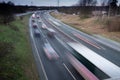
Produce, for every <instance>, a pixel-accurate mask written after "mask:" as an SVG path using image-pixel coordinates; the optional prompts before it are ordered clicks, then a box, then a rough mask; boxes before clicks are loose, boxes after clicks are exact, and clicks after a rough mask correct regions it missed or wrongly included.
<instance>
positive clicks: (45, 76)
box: [30, 29, 48, 80]
mask: <svg viewBox="0 0 120 80" xmlns="http://www.w3.org/2000/svg"><path fill="white" fill-rule="evenodd" d="M30 31H32V29H31V30H30ZM31 33H32V32H31ZM31 37H32V41H33V44H34V47H35V51H36V53H37V55H38V59H39V61H40V64H41V67H42V70H43V73H44V75H45V78H46V80H48V77H47V75H46V72H45V69H44V66H43V63H42V60H41V58H40V55H39V52H38V49H37V47H36V44H35V40H34V38H33V35H31Z"/></svg>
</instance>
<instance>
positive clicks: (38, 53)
mask: <svg viewBox="0 0 120 80" xmlns="http://www.w3.org/2000/svg"><path fill="white" fill-rule="evenodd" d="M37 15H39V16H40V17H39V19H40V20H41V21H42V23H44V24H45V25H46V26H47V27H48V28H52V29H54V30H55V31H56V34H55V37H54V38H50V37H49V36H47V32H48V31H47V30H45V29H42V28H41V24H39V21H38V20H39V19H38V18H35V19H34V20H35V22H36V23H37V24H38V30H39V32H40V35H41V36H40V37H36V36H35V35H34V30H35V29H34V28H33V27H32V25H33V22H32V18H30V21H29V25H30V26H29V27H30V38H31V44H32V49H33V54H34V57H35V60H36V64H37V68H38V72H39V75H40V80H84V78H83V77H82V76H81V75H80V74H79V73H78V72H77V71H76V70H75V69H74V67H73V66H72V65H71V64H70V62H69V60H68V58H67V56H66V53H68V52H70V53H71V52H72V51H71V50H70V49H69V46H67V45H66V43H67V42H75V41H77V42H80V43H82V44H83V45H85V46H86V47H88V48H89V49H91V50H93V51H94V52H96V53H97V54H99V55H101V56H102V57H104V58H106V59H108V60H109V61H111V62H112V63H114V64H116V65H117V66H119V67H120V58H119V56H120V52H119V51H117V50H115V49H112V48H111V47H108V46H106V45H103V44H101V43H99V42H97V41H96V40H94V39H93V38H91V36H90V35H87V34H85V33H83V32H79V31H77V30H76V29H73V28H71V27H69V26H67V25H65V24H63V23H61V22H60V21H58V20H56V19H54V18H53V17H51V16H50V15H49V13H48V12H45V11H41V12H39V13H38V14H37ZM63 33H65V34H63ZM68 36H69V37H70V38H69V37H68ZM46 39H47V40H48V42H49V43H50V44H51V46H52V47H53V49H54V50H55V51H56V52H57V54H58V55H59V59H58V60H56V61H51V60H49V59H48V58H47V56H46V55H45V52H44V50H43V46H44V43H45V40H46Z"/></svg>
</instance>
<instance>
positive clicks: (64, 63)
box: [63, 63, 77, 80]
mask: <svg viewBox="0 0 120 80" xmlns="http://www.w3.org/2000/svg"><path fill="white" fill-rule="evenodd" d="M63 65H64V67H65V68H66V69H67V71H68V72H69V73H70V75H71V76H72V78H73V79H74V80H77V79H76V78H75V77H74V76H73V74H72V72H71V71H70V70H69V69H68V67H67V66H66V65H65V63H63Z"/></svg>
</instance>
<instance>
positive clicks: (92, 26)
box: [51, 12, 120, 42]
mask: <svg viewBox="0 0 120 80" xmlns="http://www.w3.org/2000/svg"><path fill="white" fill-rule="evenodd" d="M51 15H52V16H54V17H56V18H58V19H59V20H61V21H62V22H64V23H66V24H68V25H71V26H73V27H74V28H77V29H79V30H81V31H84V32H86V33H89V34H98V35H102V36H105V37H107V38H110V39H113V40H116V41H119V42H120V31H117V32H109V30H108V29H107V27H108V25H106V21H107V19H102V18H97V17H92V18H86V19H80V17H79V16H78V15H70V14H62V13H54V12H53V13H51ZM114 22H115V21H114ZM117 24H119V25H120V23H117Z"/></svg>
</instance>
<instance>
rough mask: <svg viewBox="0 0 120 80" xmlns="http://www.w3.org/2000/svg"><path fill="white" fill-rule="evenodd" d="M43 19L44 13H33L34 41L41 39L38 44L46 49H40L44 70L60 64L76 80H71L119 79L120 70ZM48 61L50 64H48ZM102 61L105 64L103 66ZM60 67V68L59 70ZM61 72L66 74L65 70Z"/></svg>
mask: <svg viewBox="0 0 120 80" xmlns="http://www.w3.org/2000/svg"><path fill="white" fill-rule="evenodd" d="M43 17H44V12H42V11H41V12H36V13H33V14H32V17H31V25H32V30H33V36H34V38H35V39H36V38H38V37H39V38H38V39H39V40H38V39H36V40H35V41H38V43H39V44H40V43H41V44H40V45H41V47H42V48H40V50H41V52H42V53H40V54H42V56H44V59H46V60H44V59H43V62H44V63H43V64H44V67H46V69H45V70H47V69H48V67H47V66H46V65H48V64H50V63H51V62H54V63H51V64H50V65H51V66H52V64H53V65H55V64H56V63H57V65H58V66H60V64H62V66H61V68H62V67H64V69H65V70H66V71H67V73H68V75H69V76H71V77H72V78H70V77H69V79H68V80H101V79H102V80H103V79H114V78H115V79H116V78H117V79H118V78H119V76H120V68H119V67H118V66H116V65H115V64H113V63H112V62H110V61H108V60H106V59H105V58H103V57H101V56H99V55H97V53H95V52H93V51H92V50H89V49H88V48H87V47H85V46H83V45H81V44H79V43H78V42H76V40H74V39H71V37H69V36H67V34H66V33H64V32H62V31H61V30H58V28H55V27H54V25H52V24H53V23H51V22H50V21H47V20H46V19H45V18H43ZM48 24H50V25H48ZM66 36H67V37H66ZM38 43H36V45H38ZM66 46H67V47H66ZM92 53H93V54H92ZM88 54H89V55H88ZM90 55H91V57H90ZM97 59H98V61H97ZM45 61H46V63H48V64H46V63H45ZM101 61H102V62H103V63H104V64H101ZM49 62H50V63H49ZM107 64H108V65H107ZM50 65H49V66H50ZM66 65H67V66H66ZM58 66H57V67H56V68H58ZM108 66H111V67H108ZM70 68H72V69H70ZM112 68H115V69H114V70H112V71H109V70H108V69H112ZM49 69H50V68H49ZM55 72H56V75H57V73H58V75H57V76H58V77H59V76H60V75H59V70H58V69H57V70H56V71H55ZM60 72H64V71H62V70H61V71H60ZM112 72H113V73H112ZM54 74H55V73H54ZM62 74H64V73H62ZM46 75H48V77H50V76H49V75H52V72H51V73H50V72H47V71H46ZM66 75H67V74H65V75H63V76H64V77H67V76H66ZM57 76H56V77H57ZM56 77H55V76H51V77H50V78H51V79H52V78H53V79H52V80H55V79H56ZM58 80H59V79H58Z"/></svg>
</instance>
